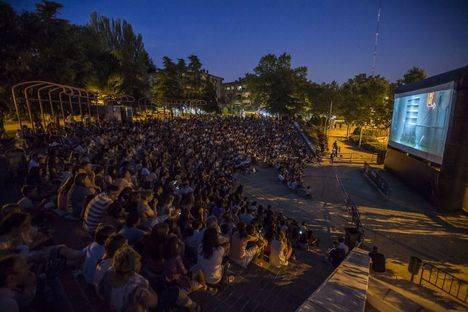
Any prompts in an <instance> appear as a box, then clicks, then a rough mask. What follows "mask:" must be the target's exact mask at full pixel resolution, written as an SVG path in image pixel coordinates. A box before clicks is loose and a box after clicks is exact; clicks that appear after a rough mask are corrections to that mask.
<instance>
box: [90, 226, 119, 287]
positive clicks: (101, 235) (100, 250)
mask: <svg viewBox="0 0 468 312" xmlns="http://www.w3.org/2000/svg"><path fill="white" fill-rule="evenodd" d="M114 232H115V228H114V227H113V226H110V225H104V224H99V226H98V227H97V229H96V233H95V235H94V242H92V243H90V244H89V245H88V246H86V247H85V248H83V250H82V253H83V254H84V255H85V260H84V262H83V267H82V272H83V277H84V279H85V281H86V283H88V284H93V282H94V274H95V272H96V264H97V263H98V261H99V260H100V259H101V258H102V256H103V254H104V251H105V248H104V243H105V242H106V240H107V238H108V237H109V236H110V235H111V234H112V233H114Z"/></svg>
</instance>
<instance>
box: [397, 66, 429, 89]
mask: <svg viewBox="0 0 468 312" xmlns="http://www.w3.org/2000/svg"><path fill="white" fill-rule="evenodd" d="M425 78H426V70H424V69H423V68H420V67H416V66H413V67H411V68H410V69H408V71H407V72H406V73H405V74H404V75H403V78H402V79H398V80H397V85H398V86H401V85H404V84H408V83H413V82H416V81H419V80H423V79H425Z"/></svg>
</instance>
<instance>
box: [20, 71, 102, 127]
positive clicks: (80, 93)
mask: <svg viewBox="0 0 468 312" xmlns="http://www.w3.org/2000/svg"><path fill="white" fill-rule="evenodd" d="M20 87H24V89H23V95H24V98H25V102H26V106H27V110H28V115H29V121H30V122H31V126H32V129H33V130H35V124H34V121H33V118H32V110H31V103H30V98H29V91H30V90H33V89H34V88H38V89H37V97H38V98H37V100H38V102H39V109H40V112H41V124H42V121H43V120H44V110H43V106H42V98H41V91H42V90H46V89H48V88H51V89H50V90H49V91H48V95H49V104H50V106H51V113H52V114H54V113H55V111H54V108H53V104H52V96H51V94H52V92H54V91H57V90H60V89H61V90H62V91H61V92H60V93H59V100H60V105H61V110H62V117H63V118H64V119H65V116H64V109H63V102H62V97H61V96H62V93H63V94H66V95H68V99H69V104H70V111H71V113H72V114H73V105H72V100H71V98H72V96H77V97H78V105H79V110H80V116H81V117H83V110H82V105H81V98H82V97H84V94H85V95H86V98H87V105H88V113H89V114H91V107H90V95H91V96H92V97H93V98H96V95H95V94H94V93H93V92H90V91H87V90H85V89H82V88H77V87H72V86H68V85H63V84H59V83H53V82H48V81H41V80H33V81H25V82H20V83H18V84H15V85H14V86H12V88H11V93H12V96H13V103H14V105H15V110H16V116H17V118H18V122H19V124H20V127H21V128H22V127H23V123H22V119H21V114H20V109H19V103H18V100H17V96H18V94H17V89H19V88H20ZM97 118H98V120H99V114H98V113H97Z"/></svg>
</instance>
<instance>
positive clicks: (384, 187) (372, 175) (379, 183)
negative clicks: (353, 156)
mask: <svg viewBox="0 0 468 312" xmlns="http://www.w3.org/2000/svg"><path fill="white" fill-rule="evenodd" d="M364 177H366V178H367V179H368V180H369V181H370V182H371V183H372V184H373V185H374V186H375V187H376V188H377V190H378V191H379V192H380V193H381V194H382V195H383V196H384V197H386V198H388V196H390V185H389V184H388V182H387V181H386V180H385V179H384V178H383V177H382V176H381V175H380V173H379V172H377V171H376V170H375V169H374V168H372V167H371V166H369V164H368V163H367V162H365V163H364Z"/></svg>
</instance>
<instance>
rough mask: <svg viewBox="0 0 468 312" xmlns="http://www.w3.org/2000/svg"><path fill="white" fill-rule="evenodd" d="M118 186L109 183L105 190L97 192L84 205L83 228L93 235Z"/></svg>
mask: <svg viewBox="0 0 468 312" xmlns="http://www.w3.org/2000/svg"><path fill="white" fill-rule="evenodd" d="M117 196H118V187H116V186H114V185H110V186H109V187H108V188H107V191H104V192H101V193H99V194H98V195H97V196H95V197H94V198H93V199H91V201H90V202H89V203H88V205H87V206H86V210H85V211H84V215H83V228H84V229H85V230H86V231H87V232H88V234H90V235H93V234H94V231H95V230H96V227H97V226H98V224H99V223H101V222H103V219H104V217H105V216H106V214H107V212H108V209H109V207H110V205H111V204H112V203H113V202H114V201H115V200H116V199H117Z"/></svg>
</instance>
